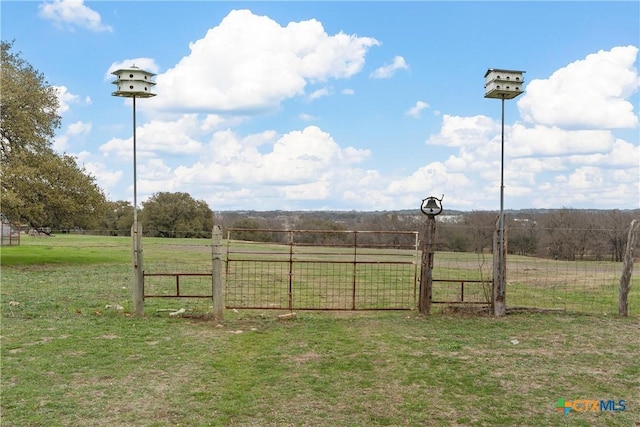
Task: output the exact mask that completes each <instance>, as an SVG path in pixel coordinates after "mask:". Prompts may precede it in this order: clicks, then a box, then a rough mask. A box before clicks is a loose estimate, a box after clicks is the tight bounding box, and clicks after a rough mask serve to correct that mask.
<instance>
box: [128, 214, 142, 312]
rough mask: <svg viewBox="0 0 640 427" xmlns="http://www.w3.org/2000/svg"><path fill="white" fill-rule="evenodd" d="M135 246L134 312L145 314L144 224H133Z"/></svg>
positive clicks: (132, 233) (133, 244)
mask: <svg viewBox="0 0 640 427" xmlns="http://www.w3.org/2000/svg"><path fill="white" fill-rule="evenodd" d="M131 240H132V248H133V313H134V314H135V315H136V316H143V315H144V262H143V257H142V224H140V223H139V222H134V224H133V225H132V226H131Z"/></svg>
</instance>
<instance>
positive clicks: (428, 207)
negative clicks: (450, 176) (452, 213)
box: [420, 194, 444, 218]
mask: <svg viewBox="0 0 640 427" xmlns="http://www.w3.org/2000/svg"><path fill="white" fill-rule="evenodd" d="M442 197H443V198H444V194H443V195H442ZM420 210H421V211H422V213H423V214H425V215H427V216H429V217H430V218H433V217H434V216H436V215H439V214H440V213H441V212H442V199H438V198H437V197H433V196H431V197H427V198H426V199H423V200H422V205H420Z"/></svg>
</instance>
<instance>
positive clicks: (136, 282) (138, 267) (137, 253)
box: [131, 96, 144, 316]
mask: <svg viewBox="0 0 640 427" xmlns="http://www.w3.org/2000/svg"><path fill="white" fill-rule="evenodd" d="M136 152H137V150H136V97H135V96H133V227H132V228H131V238H132V239H133V244H132V248H133V296H132V301H133V312H134V314H135V315H136V316H142V315H144V267H143V258H142V227H141V226H140V223H138V176H137V163H138V161H137V155H136Z"/></svg>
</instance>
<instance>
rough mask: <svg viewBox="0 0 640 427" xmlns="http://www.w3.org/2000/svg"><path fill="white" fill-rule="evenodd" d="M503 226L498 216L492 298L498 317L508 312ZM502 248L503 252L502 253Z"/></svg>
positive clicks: (494, 247)
mask: <svg viewBox="0 0 640 427" xmlns="http://www.w3.org/2000/svg"><path fill="white" fill-rule="evenodd" d="M501 227H502V228H501ZM503 227H504V225H503V224H501V223H500V218H498V219H497V220H496V229H495V230H494V232H493V295H492V298H491V306H492V307H493V314H494V316H496V317H501V316H505V315H506V314H507V302H506V297H507V237H506V234H507V233H506V231H505V229H504V228H503ZM501 230H502V231H501ZM501 236H502V237H501ZM501 243H502V244H501ZM501 250H502V254H500V251H501Z"/></svg>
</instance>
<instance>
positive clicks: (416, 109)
mask: <svg viewBox="0 0 640 427" xmlns="http://www.w3.org/2000/svg"><path fill="white" fill-rule="evenodd" d="M425 108H429V104H427V103H426V102H424V101H418V102H416V105H414V106H413V107H411V108H409V109H408V110H407V112H406V113H405V114H406V115H407V116H410V117H416V118H418V117H420V113H421V112H422V110H424V109H425Z"/></svg>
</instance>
